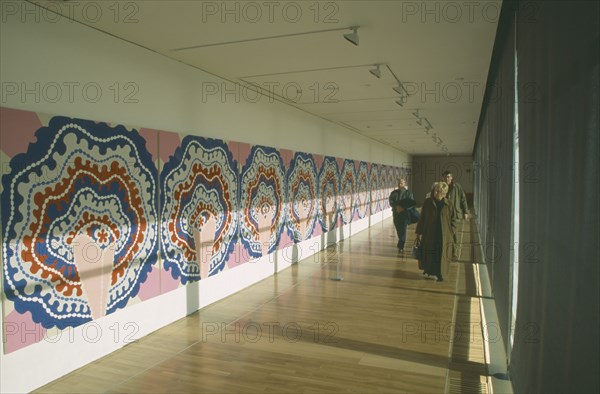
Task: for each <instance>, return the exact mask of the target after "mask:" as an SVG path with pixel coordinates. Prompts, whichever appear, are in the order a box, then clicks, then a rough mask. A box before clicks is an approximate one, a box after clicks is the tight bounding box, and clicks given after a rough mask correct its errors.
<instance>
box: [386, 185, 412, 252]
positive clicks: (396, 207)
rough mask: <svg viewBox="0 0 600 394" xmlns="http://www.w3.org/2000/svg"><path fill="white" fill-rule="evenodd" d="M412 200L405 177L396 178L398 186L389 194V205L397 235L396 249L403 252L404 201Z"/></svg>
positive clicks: (406, 207) (405, 212)
mask: <svg viewBox="0 0 600 394" xmlns="http://www.w3.org/2000/svg"><path fill="white" fill-rule="evenodd" d="M408 200H412V201H413V202H414V196H413V193H412V192H411V191H410V190H408V185H407V184H406V179H404V178H400V179H398V187H397V188H396V189H394V190H393V191H392V192H391V193H390V196H389V202H390V207H391V208H392V214H393V218H394V227H395V228H396V234H397V235H398V244H397V246H398V250H399V251H400V253H404V243H405V242H406V227H407V226H408V221H409V216H408V208H409V207H408V206H407V205H406V201H408Z"/></svg>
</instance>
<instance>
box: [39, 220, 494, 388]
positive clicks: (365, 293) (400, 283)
mask: <svg viewBox="0 0 600 394" xmlns="http://www.w3.org/2000/svg"><path fill="white" fill-rule="evenodd" d="M408 232H409V240H408V241H407V249H410V248H409V247H408V246H409V245H412V242H413V240H414V225H413V226H410V227H409V231H408ZM470 235H471V230H470V224H469V223H468V222H465V223H464V226H463V230H462V232H461V236H462V237H463V243H464V245H463V247H462V249H461V258H460V259H459V261H458V262H456V263H453V264H452V265H451V271H450V275H449V276H448V277H447V278H445V281H444V282H441V283H439V282H436V281H434V280H430V279H425V278H423V277H422V276H421V272H420V271H419V269H418V267H417V262H416V261H415V260H413V259H412V258H408V257H402V256H399V255H398V252H397V249H396V247H395V245H396V241H397V239H396V235H395V232H394V228H393V224H392V220H391V219H387V220H385V221H383V222H382V223H380V224H377V225H375V226H373V227H371V228H370V229H368V230H365V231H363V232H361V233H359V234H357V235H355V236H354V237H352V238H350V239H347V240H345V241H343V242H341V243H339V244H338V245H337V246H336V247H332V248H329V249H327V250H324V251H322V252H321V253H319V254H318V255H316V256H313V257H310V258H308V259H306V260H303V261H301V262H300V263H298V264H295V265H293V266H292V267H291V268H289V269H287V270H285V271H282V272H280V273H279V274H277V275H275V276H273V277H270V278H268V279H265V280H263V281H262V282H260V283H258V284H256V285H254V286H251V287H250V288H247V289H245V290H243V291H240V292H239V293H236V294H235V295H233V296H231V297H229V298H227V299H224V300H222V301H220V302H217V303H215V304H213V305H210V306H209V307H206V308H204V309H202V310H200V311H198V312H196V313H194V314H192V315H190V316H188V317H186V318H184V319H181V320H179V321H177V322H175V323H173V324H171V325H169V326H167V327H165V328H163V329H161V330H159V331H156V332H154V333H152V334H151V335H149V336H146V337H144V338H142V339H141V340H139V341H137V342H135V343H132V344H130V345H127V346H126V347H125V348H123V349H121V350H119V351H116V352H114V353H112V354H110V355H108V356H106V357H104V358H102V359H100V360H98V361H96V362H94V363H92V364H89V365H87V366H85V367H83V368H80V369H78V370H76V371H74V372H73V373H71V374H69V375H67V376H65V377H63V378H61V379H58V380H56V381H54V382H52V383H50V384H48V385H46V386H44V387H42V388H40V389H39V390H37V391H36V392H39V393H68V392H77V393H92V392H93V393H97V392H108V393H141V392H144V393H164V392H170V393H174V392H202V393H217V392H218V393H225V392H226V393H249V392H276V393H302V392H359V393H375V392H410V393H443V392H488V390H489V385H488V384H487V380H486V379H487V378H486V368H485V362H484V358H483V347H482V343H483V340H482V337H481V329H480V323H481V321H480V314H479V296H478V289H477V286H476V282H475V279H474V275H473V269H474V267H475V264H472V261H470V260H471V256H472V255H473V254H472V250H471V249H472V248H471V246H470ZM336 269H339V275H340V276H341V277H343V280H341V281H336V280H332V278H334V277H336V276H337V271H336Z"/></svg>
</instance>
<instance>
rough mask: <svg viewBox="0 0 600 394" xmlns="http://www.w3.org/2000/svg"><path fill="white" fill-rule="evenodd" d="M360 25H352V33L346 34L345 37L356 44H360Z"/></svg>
mask: <svg viewBox="0 0 600 394" xmlns="http://www.w3.org/2000/svg"><path fill="white" fill-rule="evenodd" d="M359 27H360V26H352V27H351V28H350V29H352V33H348V34H344V38H345V39H346V40H348V41H350V42H351V43H353V44H354V45H356V46H358V41H359V39H358V28H359Z"/></svg>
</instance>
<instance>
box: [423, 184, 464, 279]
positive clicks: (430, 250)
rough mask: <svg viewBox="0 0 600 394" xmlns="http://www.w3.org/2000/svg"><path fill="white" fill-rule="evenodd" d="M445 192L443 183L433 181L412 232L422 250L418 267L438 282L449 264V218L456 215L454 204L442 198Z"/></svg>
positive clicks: (450, 247)
mask: <svg viewBox="0 0 600 394" xmlns="http://www.w3.org/2000/svg"><path fill="white" fill-rule="evenodd" d="M447 193H448V185H447V184H446V182H436V183H434V184H433V189H432V190H431V195H430V196H431V197H428V198H427V199H426V200H425V202H424V203H423V207H422V208H421V216H420V218H419V222H418V223H417V228H416V231H415V232H416V234H417V242H419V243H420V244H421V248H422V251H423V252H422V256H421V259H420V260H419V268H420V269H422V270H423V275H424V276H425V277H427V278H428V277H430V276H435V277H436V278H437V281H438V282H442V281H443V280H444V275H446V274H447V273H448V268H449V266H450V255H449V254H450V253H451V249H452V240H453V238H452V220H453V218H454V216H455V215H456V211H455V209H454V206H453V205H452V204H451V203H450V201H449V200H448V199H447V198H446V194H447Z"/></svg>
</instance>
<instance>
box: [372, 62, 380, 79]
mask: <svg viewBox="0 0 600 394" xmlns="http://www.w3.org/2000/svg"><path fill="white" fill-rule="evenodd" d="M375 67H377V68H372V69H370V70H369V72H370V73H371V74H373V75H375V76H376V77H377V78H378V79H379V78H381V70H380V69H379V64H376V65H375Z"/></svg>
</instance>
